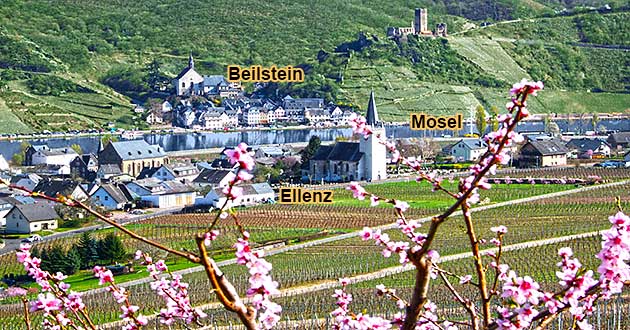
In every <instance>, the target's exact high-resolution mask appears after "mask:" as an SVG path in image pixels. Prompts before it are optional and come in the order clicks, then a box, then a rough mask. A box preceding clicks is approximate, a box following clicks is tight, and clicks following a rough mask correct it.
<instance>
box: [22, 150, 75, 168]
mask: <svg viewBox="0 0 630 330" xmlns="http://www.w3.org/2000/svg"><path fill="white" fill-rule="evenodd" d="M77 156H78V155H77V154H76V153H75V152H71V153H67V154H62V155H52V156H47V155H45V154H44V153H42V152H41V151H38V152H36V153H34V154H33V165H40V164H48V165H70V163H71V162H72V161H73V160H74V159H75V158H77Z"/></svg>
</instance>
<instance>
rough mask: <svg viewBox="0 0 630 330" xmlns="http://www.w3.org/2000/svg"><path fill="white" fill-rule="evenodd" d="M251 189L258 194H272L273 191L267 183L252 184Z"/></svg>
mask: <svg viewBox="0 0 630 330" xmlns="http://www.w3.org/2000/svg"><path fill="white" fill-rule="evenodd" d="M252 188H254V190H255V191H256V192H257V193H259V194H273V189H271V186H270V185H269V184H268V183H267V182H263V183H254V184H252Z"/></svg>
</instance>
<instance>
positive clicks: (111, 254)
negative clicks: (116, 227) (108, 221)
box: [98, 233, 127, 263]
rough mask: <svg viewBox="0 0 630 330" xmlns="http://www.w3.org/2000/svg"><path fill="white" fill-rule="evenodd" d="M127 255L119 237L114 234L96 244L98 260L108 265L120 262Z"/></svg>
mask: <svg viewBox="0 0 630 330" xmlns="http://www.w3.org/2000/svg"><path fill="white" fill-rule="evenodd" d="M126 255H127V251H125V246H124V245H123V242H122V241H121V240H120V237H118V236H116V234H115V233H110V234H108V235H107V236H105V238H103V239H102V240H101V241H99V242H98V258H99V259H100V260H103V261H108V262H109V263H114V262H115V261H122V260H123V258H125V256H126Z"/></svg>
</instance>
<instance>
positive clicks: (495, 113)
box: [490, 105, 499, 132]
mask: <svg viewBox="0 0 630 330" xmlns="http://www.w3.org/2000/svg"><path fill="white" fill-rule="evenodd" d="M490 113H491V114H492V117H490V123H491V124H492V131H493V132H494V131H497V130H498V129H499V118H498V117H499V108H497V106H496V105H493V106H491V107H490Z"/></svg>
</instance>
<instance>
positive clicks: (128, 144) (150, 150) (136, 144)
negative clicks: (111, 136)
mask: <svg viewBox="0 0 630 330" xmlns="http://www.w3.org/2000/svg"><path fill="white" fill-rule="evenodd" d="M111 145H112V147H114V150H115V151H116V153H117V154H118V155H119V156H120V158H122V160H136V159H145V158H156V157H164V156H166V154H165V153H164V150H162V148H160V147H157V146H153V145H150V144H148V143H147V141H145V140H131V141H119V142H111Z"/></svg>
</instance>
